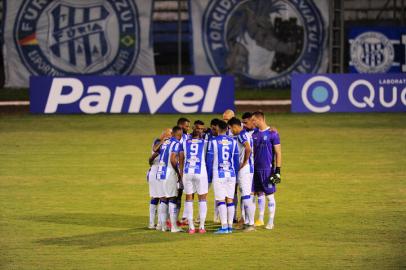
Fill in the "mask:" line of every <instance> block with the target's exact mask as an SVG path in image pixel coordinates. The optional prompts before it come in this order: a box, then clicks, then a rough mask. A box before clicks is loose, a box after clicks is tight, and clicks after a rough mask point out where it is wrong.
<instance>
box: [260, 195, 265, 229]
mask: <svg viewBox="0 0 406 270" xmlns="http://www.w3.org/2000/svg"><path fill="white" fill-rule="evenodd" d="M258 208H259V216H258V220H260V221H262V222H264V215H265V195H264V194H262V195H259V196H258Z"/></svg>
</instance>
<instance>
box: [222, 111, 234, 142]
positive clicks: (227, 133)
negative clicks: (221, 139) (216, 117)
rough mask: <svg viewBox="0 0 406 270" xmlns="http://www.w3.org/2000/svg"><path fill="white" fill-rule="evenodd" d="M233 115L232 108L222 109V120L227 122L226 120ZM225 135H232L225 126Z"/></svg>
mask: <svg viewBox="0 0 406 270" xmlns="http://www.w3.org/2000/svg"><path fill="white" fill-rule="evenodd" d="M234 116H235V113H234V111H233V110H230V109H227V110H225V111H224V113H223V120H224V122H226V123H227V122H228V120H230V119H231V118H233V117H234ZM226 135H227V136H230V137H233V133H231V130H230V129H229V128H228V127H227V132H226Z"/></svg>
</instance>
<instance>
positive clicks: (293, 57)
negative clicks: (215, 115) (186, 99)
mask: <svg viewBox="0 0 406 270" xmlns="http://www.w3.org/2000/svg"><path fill="white" fill-rule="evenodd" d="M189 4H190V5H189V6H190V14H191V16H190V18H191V23H192V27H193V62H194V71H195V74H233V75H234V76H235V77H236V83H237V84H238V85H239V86H246V87H255V88H258V87H278V88H280V87H287V86H289V85H290V81H291V74H293V73H325V72H327V67H328V47H327V44H328V42H327V41H328V28H329V26H328V16H329V1H325V0H300V1H298V0H189Z"/></svg>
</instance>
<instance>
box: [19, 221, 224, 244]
mask: <svg viewBox="0 0 406 270" xmlns="http://www.w3.org/2000/svg"><path fill="white" fill-rule="evenodd" d="M21 219H23V220H27V221H34V222H48V223H55V224H68V225H81V226H89V227H108V228H116V229H122V230H115V231H105V232H99V233H92V234H83V235H75V236H69V237H53V238H45V239H41V240H38V241H36V243H39V244H42V245H56V246H78V247H81V248H85V249H94V248H102V247H110V246H125V245H142V244H151V243H162V242H173V241H187V240H192V239H195V236H190V235H187V234H186V233H178V234H173V233H169V232H161V231H156V230H150V229H148V228H147V226H146V225H147V222H148V217H146V216H131V215H118V214H96V213H60V214H52V215H44V216H24V217H22V218H21ZM218 226H219V225H218V224H213V223H212V222H206V230H207V234H212V233H213V231H215V230H216V229H217V228H218ZM184 229H185V230H186V229H187V228H185V227H184ZM196 236H198V237H204V235H196Z"/></svg>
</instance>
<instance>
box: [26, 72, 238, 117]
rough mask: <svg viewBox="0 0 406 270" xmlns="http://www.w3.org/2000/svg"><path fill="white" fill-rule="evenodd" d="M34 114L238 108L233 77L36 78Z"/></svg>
mask: <svg viewBox="0 0 406 270" xmlns="http://www.w3.org/2000/svg"><path fill="white" fill-rule="evenodd" d="M30 99H31V105H30V110H31V112H32V113H46V114H53V113H66V114H69V113H85V114H95V113H151V114H154V113H197V112H200V113H213V112H222V111H224V110H225V109H228V108H234V81H233V78H232V77H230V76H185V77H170V76H153V77H139V76H103V77H102V76H100V77H91V76H80V77H64V78H52V77H31V79H30Z"/></svg>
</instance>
